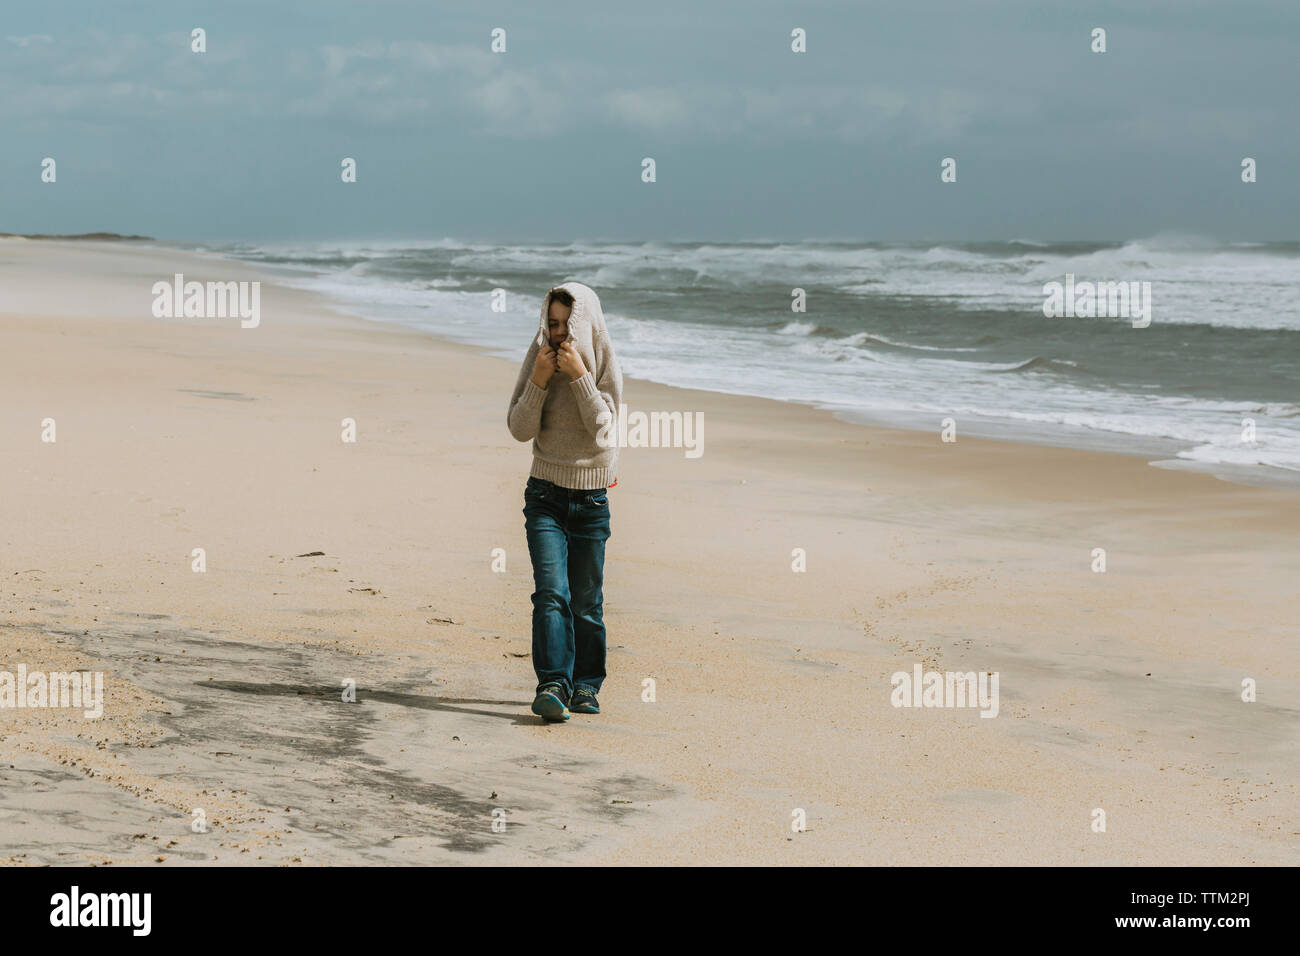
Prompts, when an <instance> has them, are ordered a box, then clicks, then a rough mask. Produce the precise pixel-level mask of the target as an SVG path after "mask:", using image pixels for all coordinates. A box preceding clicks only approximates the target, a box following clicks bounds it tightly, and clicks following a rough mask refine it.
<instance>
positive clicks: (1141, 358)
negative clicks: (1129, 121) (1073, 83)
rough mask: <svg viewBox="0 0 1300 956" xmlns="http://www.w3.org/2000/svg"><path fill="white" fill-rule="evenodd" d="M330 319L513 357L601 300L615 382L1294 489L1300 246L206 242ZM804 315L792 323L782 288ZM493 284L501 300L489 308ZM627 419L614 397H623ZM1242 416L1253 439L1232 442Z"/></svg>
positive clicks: (1189, 240) (1173, 241) (1167, 239)
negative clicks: (390, 326)
mask: <svg viewBox="0 0 1300 956" xmlns="http://www.w3.org/2000/svg"><path fill="white" fill-rule="evenodd" d="M198 248H205V249H208V250H210V251H212V252H218V253H222V254H225V255H230V256H235V257H237V258H242V259H246V260H249V261H253V262H257V263H260V264H262V265H263V266H266V267H268V268H270V269H271V270H272V271H274V272H276V273H277V274H278V275H279V276H280V277H281V278H282V279H283V280H284V281H286V282H287V283H288V284H290V285H295V286H299V287H302V288H308V289H313V290H316V291H319V292H322V293H324V294H326V295H328V296H329V297H331V298H332V299H334V300H335V301H336V302H338V303H339V305H340V307H341V308H343V309H344V310H345V311H350V312H353V313H356V314H357V315H361V316H364V317H366V318H370V319H375V320H379V321H386V322H396V323H400V324H403V325H408V326H412V327H415V328H419V329H423V330H426V331H427V332H429V333H430V334H432V335H435V336H440V337H443V338H446V339H451V340H454V341H457V342H465V343H471V344H474V345H479V346H484V347H486V348H488V349H489V350H491V351H492V352H494V353H496V354H498V355H501V356H504V357H507V358H511V359H514V360H516V361H518V360H520V359H521V358H522V356H523V353H524V351H525V349H526V348H527V346H528V343H529V341H530V339H531V337H532V335H533V333H534V331H535V328H536V323H537V317H538V310H539V308H540V303H541V297H542V296H543V295H544V294H545V292H546V290H547V289H548V288H549V287H550V286H552V285H555V284H558V283H560V282H563V281H565V280H567V279H576V280H578V281H580V282H584V283H586V284H587V285H590V286H591V287H592V288H593V289H595V290H596V292H597V293H598V294H599V296H600V299H601V304H602V306H603V308H604V312H605V316H606V319H607V321H608V323H609V328H610V335H611V337H612V339H613V342H614V346H615V349H616V350H617V351H618V354H619V356H620V360H621V362H622V364H623V371H624V374H625V375H627V376H632V377H638V378H643V379H649V380H652V381H657V382H662V383H666V384H669V385H677V386H686V387H690V388H698V389H707V390H711V391H717V392H728V393H734V394H742V395H760V396H765V397H769V398H775V399H781V400H785V401H791V402H800V403H806V404H809V405H814V406H818V407H823V408H828V409H831V410H833V411H834V412H835V413H836V414H838V415H840V416H841V417H843V418H846V419H848V420H851V421H858V422H873V423H878V424H886V425H892V426H895V427H908V428H920V429H926V430H933V431H934V432H935V434H936V436H937V435H938V433H939V431H940V428H941V421H942V420H943V419H944V418H948V417H951V418H953V419H954V420H955V421H956V427H957V434H958V440H960V436H961V435H963V434H970V435H984V436H990V437H999V438H1007V439H1011V440H1020V441H1029V442H1044V443H1050V444H1059V445H1064V446H1068V447H1084V448H1103V449H1108V450H1113V451H1121V452H1127V453H1132V454H1144V455H1148V456H1151V457H1154V458H1157V459H1159V460H1160V461H1161V462H1162V463H1163V464H1165V465H1167V466H1174V467H1178V466H1180V465H1181V466H1186V467H1193V468H1196V467H1201V468H1205V469H1207V470H1211V471H1214V472H1216V473H1219V474H1223V475H1224V476H1225V477H1233V478H1235V479H1238V480H1252V481H1258V482H1262V483H1266V484H1271V483H1277V482H1281V483H1285V484H1295V483H1296V482H1297V481H1300V295H1297V293H1300V243H1224V242H1216V241H1213V240H1208V239H1204V238H1201V237H1195V236H1158V237H1154V238H1149V239H1143V240H1135V241H1127V242H1113V243H1101V242H1064V243H1063V242H1038V241H1032V240H1027V239H1018V240H1011V241H989V242H942V243H938V242H931V243H922V242H916V243H863V242H836V241H825V242H819V241H801V242H738V243H710V242H639V243H626V242H572V243H567V244H554V245H546V244H540V245H508V244H492V243H479V242H462V241H457V240H453V239H439V240H431V241H415V240H406V241H356V242H340V241H326V242H319V243H303V242H297V243H293V242H285V243H224V244H211V243H208V244H204V245H203V246H199V247H198ZM1067 275H1070V276H1073V281H1074V282H1075V283H1081V282H1129V283H1131V282H1149V283H1150V292H1151V304H1152V310H1151V316H1150V324H1149V325H1148V326H1147V327H1145V328H1140V327H1134V322H1133V321H1131V320H1130V319H1129V318H1125V317H1108V316H1102V317H1086V316H1079V315H1075V316H1070V317H1047V316H1045V315H1044V308H1043V306H1044V301H1045V298H1046V296H1045V293H1044V285H1045V284H1046V283H1050V282H1059V283H1064V282H1065V281H1066V276H1067ZM796 288H798V289H802V290H804V293H805V301H806V311H803V312H794V311H792V309H791V303H792V301H793V300H792V290H794V289H796ZM494 289H504V290H506V299H505V303H506V309H505V311H504V312H494V311H492V308H491V297H492V291H493V290H494ZM631 404H632V406H633V407H636V406H635V401H634V400H633V401H632V402H631ZM1248 422H1249V423H1253V438H1254V440H1253V441H1247V440H1243V437H1250V431H1249V429H1250V427H1251V426H1250V425H1249V424H1248Z"/></svg>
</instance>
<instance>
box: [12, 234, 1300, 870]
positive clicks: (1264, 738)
mask: <svg viewBox="0 0 1300 956" xmlns="http://www.w3.org/2000/svg"><path fill="white" fill-rule="evenodd" d="M178 272H181V273H184V274H185V276H186V278H187V279H197V280H207V279H212V280H221V281H229V280H259V281H261V282H262V288H261V321H260V324H259V325H258V326H257V327H256V328H241V327H240V325H239V322H238V320H236V319H195V318H192V319H184V318H180V319H172V318H162V319H159V318H154V317H153V316H152V315H151V314H150V301H151V298H152V296H151V292H150V289H151V286H152V285H153V283H154V282H157V281H159V280H170V278H171V277H172V275H173V274H174V273H178ZM521 291H522V290H521ZM544 291H545V290H543V289H538V290H536V293H537V296H538V298H539V300H540V296H541V294H542V293H543V292H544ZM606 307H607V308H609V307H610V304H609V303H607V304H606ZM0 323H3V325H2V327H3V332H4V342H5V347H4V349H3V350H0V441H2V447H3V448H4V451H5V467H4V469H3V471H2V472H0V474H2V477H0V482H2V485H0V540H2V541H3V547H2V548H0V592H2V593H3V602H2V603H0V608H2V612H3V613H2V614H0V671H6V670H7V671H16V670H17V668H18V666H19V665H20V664H22V665H24V666H25V667H26V669H27V670H28V671H29V672H30V671H44V672H53V671H71V670H89V671H100V672H103V674H104V689H105V699H104V713H103V716H102V717H100V718H98V719H87V718H85V717H84V716H83V715H82V714H81V713H80V712H79V711H74V710H67V709H56V708H45V709H18V708H7V709H0V737H2V741H3V742H2V743H0V862H6V863H11V864H86V863H91V864H97V865H98V864H148V865H153V866H156V865H193V864H203V863H210V862H217V863H221V864H263V865H267V864H287V865H295V866H296V865H329V864H388V863H397V864H415V863H420V864H426V863H428V864H447V863H450V864H481V863H511V864H515V863H522V864H544V863H547V862H563V863H592V864H703V863H708V864H717V863H740V864H886V865H906V866H911V865H969V864H975V863H986V864H1035V865H1049V864H1085V865H1097V864H1122V865H1137V864H1142V865H1148V864H1152V865H1155V864H1159V865H1191V866H1196V865H1209V864H1224V865H1236V864H1264V865H1281V864H1289V865H1295V864H1297V863H1300V826H1298V825H1297V822H1296V821H1297V819H1298V818H1300V812H1298V811H1300V765H1298V762H1297V758H1296V741H1297V739H1300V644H1298V642H1297V636H1298V634H1300V631H1298V630H1297V624H1298V622H1300V602H1298V599H1297V592H1296V582H1297V581H1300V547H1297V541H1298V540H1300V493H1297V492H1295V491H1291V490H1286V489H1279V488H1263V487H1250V486H1246V485H1238V484H1231V483H1228V482H1226V481H1222V480H1219V479H1217V478H1214V477H1211V476H1208V475H1204V474H1195V473H1187V472H1180V471H1173V470H1167V469H1161V468H1153V467H1151V466H1150V465H1149V464H1148V462H1147V460H1146V459H1145V458H1142V457H1138V456H1129V455H1115V454H1102V453H1097V452H1085V451H1072V450H1067V449H1059V448H1050V447H1043V446H1031V445H1022V444H1015V443H1011V442H998V441H987V440H978V439H973V438H968V437H964V436H962V435H961V433H960V422H959V437H958V440H957V441H956V442H951V443H945V442H942V441H941V440H940V435H939V424H938V422H936V424H935V429H934V432H933V433H932V434H929V433H922V432H915V431H902V430H888V429H883V428H873V427H865V426H861V425H855V424H849V423H846V422H842V421H839V420H837V419H836V418H834V417H833V416H832V415H831V414H829V413H827V412H824V411H820V410H817V409H813V408H809V407H804V406H800V405H795V404H790V403H783V402H775V401H768V400H764V399H760V398H745V397H738V396H731V395H724V394H718V393H712V392H703V391H691V390H685V389H673V388H668V387H665V386H662V385H656V384H652V383H649V382H645V381H640V380H637V379H635V378H629V379H628V381H627V384H626V387H625V399H626V401H627V402H628V404H629V406H630V407H632V408H634V409H647V410H649V409H656V410H665V411H673V410H680V411H684V412H701V413H703V416H704V421H705V423H706V425H705V436H704V437H705V445H704V449H705V450H704V454H703V455H702V456H700V457H698V458H694V459H692V458H688V457H687V456H686V455H685V454H684V453H683V450H682V449H680V448H677V449H674V448H630V449H625V450H624V451H623V452H622V468H621V473H620V476H619V482H618V486H617V487H616V488H614V489H612V490H611V492H610V496H609V497H610V502H611V510H612V525H613V536H612V538H611V539H610V542H609V546H608V558H607V561H608V564H607V568H606V593H605V615H606V623H607V625H608V628H609V647H610V656H609V678H608V680H607V681H606V683H605V685H604V688H603V691H602V694H601V704H602V708H603V710H604V713H602V714H601V715H600V716H595V717H579V716H575V717H574V719H573V720H572V721H570V722H569V723H568V724H565V725H560V726H554V725H545V724H543V723H542V722H541V721H540V720H539V719H538V718H536V717H534V716H533V715H532V714H530V713H529V711H528V704H529V701H530V699H531V694H532V691H533V688H534V684H535V680H534V676H533V673H532V667H531V663H530V660H529V649H530V640H529V634H530V624H529V621H530V606H529V594H530V592H531V590H532V580H531V576H530V567H529V560H528V553H527V549H526V546H525V541H524V534H523V517H522V514H521V509H522V506H523V500H522V495H523V484H524V481H525V478H526V475H527V472H528V467H529V448H528V446H527V445H526V444H519V443H516V442H515V441H514V440H513V439H512V438H511V436H510V435H509V433H508V432H507V430H506V424H505V412H506V405H507V401H508V399H509V395H510V389H511V386H512V384H513V382H514V379H515V375H516V372H517V366H516V365H515V364H514V363H512V362H508V361H504V360H502V359H499V358H496V357H492V356H489V355H487V354H485V353H483V352H482V351H481V350H477V349H473V348H470V347H466V346H460V345H455V344H449V343H446V342H442V341H439V340H436V339H434V338H432V337H430V336H428V335H425V334H421V333H418V332H415V331H412V330H409V329H404V328H401V327H397V326H390V325H385V324H381V323H378V322H368V321H365V320H363V319H358V318H355V317H352V316H348V315H345V314H343V313H342V312H339V311H335V310H333V309H332V308H331V304H330V303H329V302H328V301H327V300H325V299H324V298H322V297H320V296H318V295H315V294H311V293H307V292H303V291H297V290H292V289H289V288H286V287H284V286H282V285H279V284H277V283H276V281H275V279H274V277H273V276H271V275H270V274H269V273H265V272H262V271H259V270H258V269H257V268H255V267H253V266H250V265H248V264H247V263H242V262H233V261H228V260H223V259H220V258H218V257H215V256H205V255H200V254H197V253H188V252H180V251H172V250H167V249H162V248H157V247H151V246H139V245H133V244H127V243H111V242H57V241H48V242H47V241H23V240H17V239H6V240H0ZM533 331H534V330H533V328H531V327H521V328H520V330H519V351H520V354H521V355H522V353H523V350H524V348H525V347H526V345H527V342H528V339H529V337H530V335H531V334H532V332H533ZM346 418H351V419H354V420H355V422H356V430H357V441H356V442H355V443H345V442H343V441H342V440H341V438H340V434H341V422H342V420H343V419H346ZM47 419H53V420H54V422H55V428H56V429H57V431H56V436H57V437H56V440H55V441H53V442H50V441H43V440H42V434H43V431H45V430H46V426H44V425H43V422H44V421H45V420H47ZM196 548H201V549H203V550H204V555H205V560H206V570H205V571H203V572H202V573H196V572H195V571H194V570H193V569H192V562H193V561H194V557H193V552H194V549H196ZM1097 548H1103V549H1105V553H1106V570H1105V572H1104V573H1097V572H1096V571H1094V570H1093V565H1094V554H1093V552H1094V549H1097ZM495 549H503V551H504V555H505V564H506V567H505V571H504V572H500V571H494V570H493V554H494V551H495ZM795 549H803V552H804V553H805V554H806V571H804V572H796V571H794V570H792V560H794V559H793V557H792V552H794V551H795ZM314 552H320V553H319V554H314ZM915 665H921V666H922V667H923V668H924V669H926V670H940V671H976V672H985V673H987V672H995V673H997V674H998V675H999V678H1000V684H999V687H1000V706H999V711H998V714H997V716H996V718H994V719H983V718H981V716H980V713H979V711H978V710H976V709H971V708H909V707H895V706H893V705H892V704H891V690H892V687H891V675H892V674H894V673H895V672H898V671H905V672H911V671H912V669H913V667H914V666H915ZM647 678H649V679H651V680H653V682H654V683H653V686H654V700H653V701H652V702H651V701H647V700H644V699H643V693H644V687H645V684H644V682H645V681H646V679H647ZM1247 678H1249V679H1253V680H1254V681H1255V683H1256V687H1257V699H1256V700H1255V701H1253V702H1244V701H1243V700H1242V682H1243V680H1245V679H1247ZM348 682H355V687H356V701H355V702H354V703H353V702H344V701H343V700H342V696H343V691H344V687H345V685H346V684H347V683H348ZM1098 809H1101V810H1104V813H1105V822H1106V828H1105V831H1104V832H1096V831H1095V829H1094V826H1093V824H1094V820H1095V819H1096V815H1095V811H1096V810H1098ZM196 810H201V811H203V812H202V815H201V816H202V818H203V820H204V821H205V823H206V832H196V831H195V828H194V827H193V826H192V822H193V821H194V819H195V818H196ZM800 810H801V811H803V812H804V814H805V815H806V821H807V825H806V829H804V830H803V831H802V832H796V831H795V830H794V829H792V820H794V819H795V814H796V812H797V811H800ZM494 811H496V812H494ZM500 811H504V813H502V812H500ZM501 819H504V820H505V827H504V830H503V831H502V832H498V831H499V830H500V828H499V827H498V828H497V830H494V827H493V823H494V820H501Z"/></svg>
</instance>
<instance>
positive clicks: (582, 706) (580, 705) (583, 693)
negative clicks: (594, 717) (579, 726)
mask: <svg viewBox="0 0 1300 956" xmlns="http://www.w3.org/2000/svg"><path fill="white" fill-rule="evenodd" d="M569 709H570V710H572V711H573V712H574V713H575V714H599V713H600V704H599V703H598V702H597V701H596V692H595V691H594V690H592V689H591V688H589V687H577V688H574V691H573V700H571V701H569Z"/></svg>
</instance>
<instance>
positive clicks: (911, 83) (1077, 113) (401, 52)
mask: <svg viewBox="0 0 1300 956" xmlns="http://www.w3.org/2000/svg"><path fill="white" fill-rule="evenodd" d="M194 27H202V28H204V29H205V30H206V31H207V52H206V53H203V54H195V53H191V52H190V31H191V29H193V28H194ZM497 27H500V28H502V29H504V30H505V31H506V45H507V52H506V53H504V54H494V53H493V52H492V51H491V48H490V45H491V33H492V30H493V29H494V28H497ZM796 27H802V28H803V29H804V30H806V31H807V47H808V49H807V52H806V53H801V54H796V53H793V52H791V49H790V44H791V31H792V30H793V29H794V28H796ZM1094 27H1104V28H1105V29H1106V31H1107V47H1108V51H1107V52H1106V53H1104V54H1096V53H1093V52H1091V50H1090V46H1091V32H1092V29H1093V28H1094ZM1298 40H1300V4H1297V3H1295V2H1294V0H1245V2H1236V3H1224V2H1200V0H1174V2H1164V0H1124V2H1116V3H1086V4H1085V3H1077V2H1076V3H1064V2H1052V0H1003V2H985V3H981V2H978V0H942V2H940V0H935V2H926V0H908V2H896V0H890V2H887V3H862V2H858V3H854V2H847V0H845V2H825V3H796V2H790V3H772V2H766V0H737V2H713V0H710V2H707V3H706V2H700V0H686V2H673V3H641V4H635V5H633V4H620V3H611V2H592V3H565V2H551V0H548V2H545V3H522V2H513V3H493V2H467V3H461V4H446V3H434V2H431V0H353V2H344V0H293V2H290V0H281V2H274V3H272V2H266V0H252V2H249V0H219V2H218V0H214V2H211V3H191V2H185V0H158V2H148V0H140V2H132V0H116V2H113V3H105V2H99V0H94V2H91V0H86V2H67V0H43V2H39V3H17V2H12V3H6V4H5V14H4V17H3V20H2V21H0V232H84V231H94V230H107V231H114V232H124V233H143V234H148V235H154V236H159V237H164V238H175V239H191V238H192V239H222V238H225V239H237V238H249V239H267V238H309V237H319V238H377V237H393V238H406V237H441V236H453V237H458V238H465V239H482V240H492V241H500V242H530V241H547V240H553V241H557V242H568V241H570V240H573V239H601V238H617V239H630V240H636V239H800V238H819V237H823V238H843V239H867V240H890V239H981V238H991V239H1009V238H1029V239H1128V238H1137V237H1142V236H1149V235H1153V234H1156V233H1164V232H1189V233H1195V234H1203V235H1208V236H1214V237H1218V238H1224V239H1234V240H1251V239H1256V240H1267V239H1297V238H1300V236H1297V228H1296V225H1297V223H1298V222H1300V122H1297V116H1298V115H1300V111H1298V109H1297V102H1298V100H1300V82H1298V81H1300V66H1297V62H1298V60H1300V57H1298V56H1297V49H1298V46H1297V43H1298ZM47 156H48V157H53V158H54V159H55V160H56V162H57V174H58V181H57V183H55V184H53V185H50V184H43V183H41V181H40V171H41V161H42V160H43V159H44V158H45V157H47ZM647 156H649V157H653V158H654V160H655V161H656V164H657V176H658V181H657V182H655V183H653V184H646V183H643V182H641V161H642V159H643V157H647ZM949 156H951V157H954V158H955V159H956V160H957V173H958V175H957V182H956V183H955V184H945V183H941V182H940V179H939V172H940V162H941V160H942V159H943V158H944V157H949ZM1246 156H1250V157H1253V158H1255V159H1256V160H1257V162H1258V177H1259V181H1258V182H1257V183H1255V184H1253V185H1245V184H1243V183H1242V182H1241V176H1240V173H1241V167H1240V164H1241V160H1242V158H1243V157H1246ZM344 157H353V158H355V159H356V161H357V164H358V182H357V183H355V184H347V185H345V184H343V183H342V182H341V181H340V175H339V174H340V165H339V164H340V161H341V160H342V159H343V158H344Z"/></svg>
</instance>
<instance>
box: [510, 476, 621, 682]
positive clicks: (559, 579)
mask: <svg viewBox="0 0 1300 956" xmlns="http://www.w3.org/2000/svg"><path fill="white" fill-rule="evenodd" d="M524 532H525V534H526V535H527V537H528V555H529V557H531V558H532V560H533V586H534V588H535V590H534V591H533V670H535V671H536V672H537V686H538V687H539V688H540V687H541V686H542V685H543V684H551V683H554V684H560V685H562V686H563V687H564V690H565V692H566V693H568V694H572V693H573V691H574V689H575V688H577V687H588V688H590V689H591V690H592V692H596V691H599V690H600V685H601V683H602V682H603V681H604V680H605V620H604V596H603V594H602V593H601V587H602V585H603V584H604V579H605V542H606V540H608V538H609V499H608V498H606V496H605V489H604V488H596V489H593V490H588V491H575V490H573V489H570V488H561V487H560V486H559V485H557V484H553V483H552V482H549V481H545V480H543V479H541V478H533V477H530V478H529V479H528V484H527V485H526V486H525V487H524Z"/></svg>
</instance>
